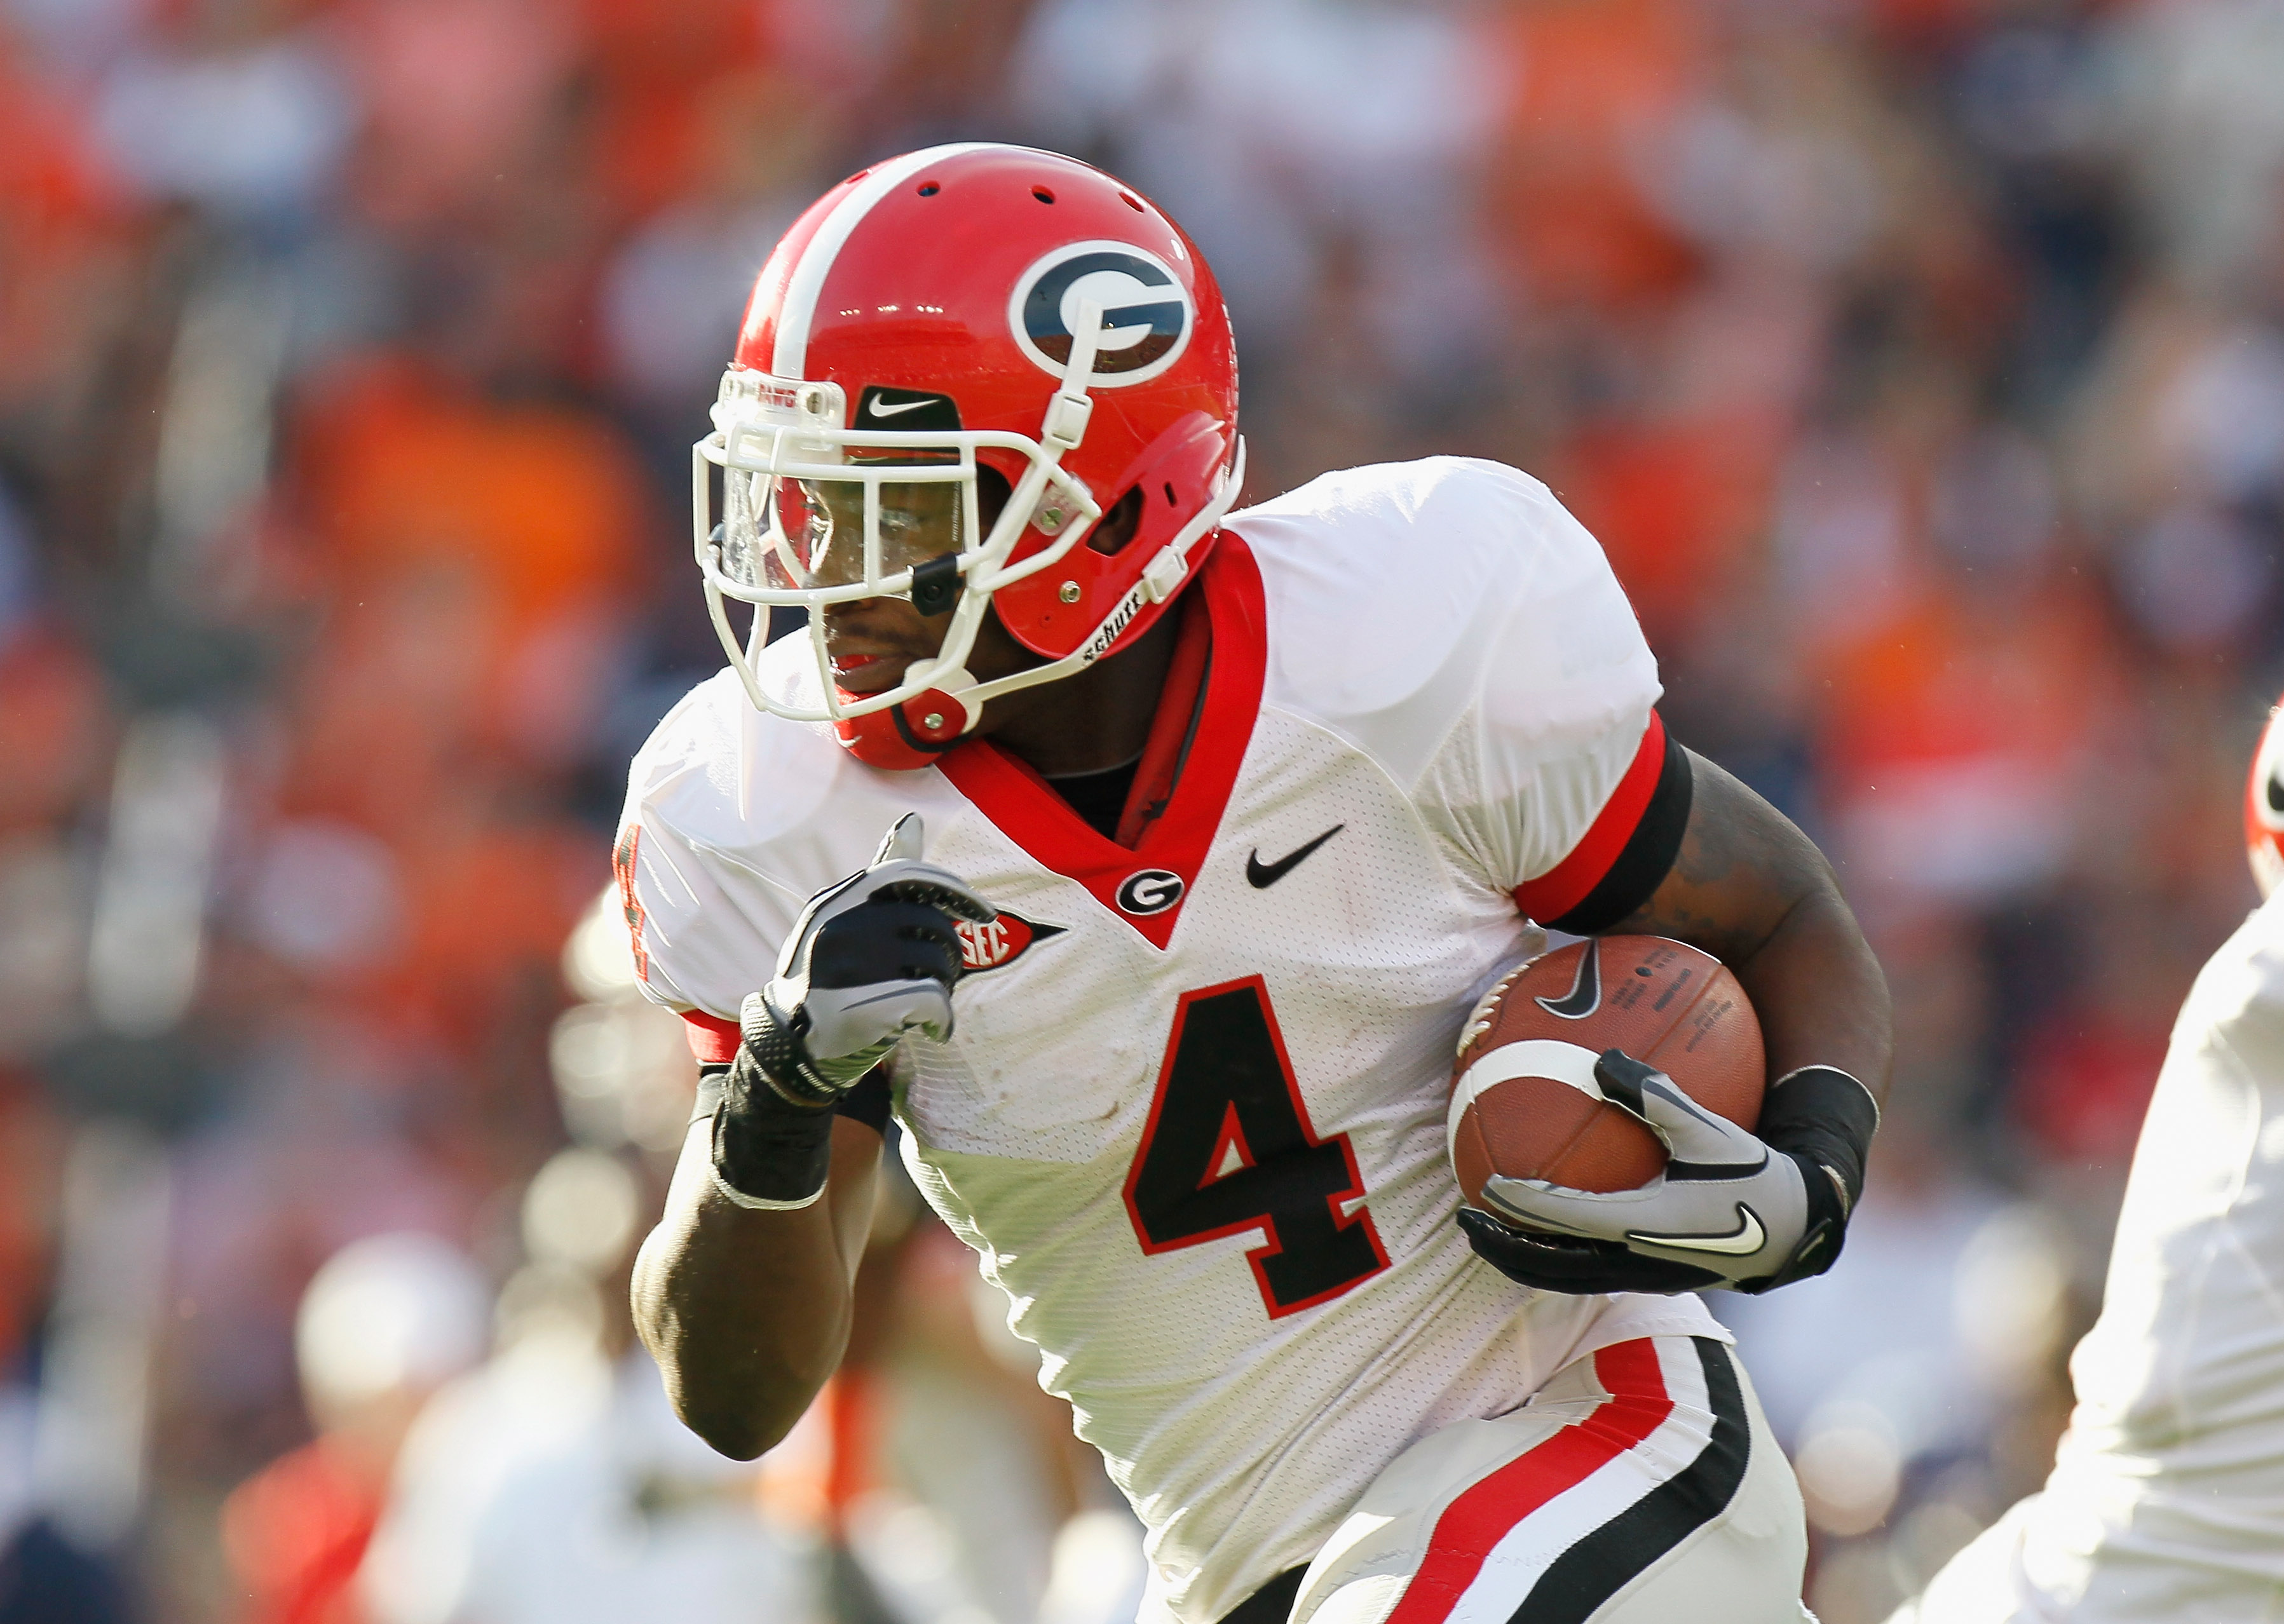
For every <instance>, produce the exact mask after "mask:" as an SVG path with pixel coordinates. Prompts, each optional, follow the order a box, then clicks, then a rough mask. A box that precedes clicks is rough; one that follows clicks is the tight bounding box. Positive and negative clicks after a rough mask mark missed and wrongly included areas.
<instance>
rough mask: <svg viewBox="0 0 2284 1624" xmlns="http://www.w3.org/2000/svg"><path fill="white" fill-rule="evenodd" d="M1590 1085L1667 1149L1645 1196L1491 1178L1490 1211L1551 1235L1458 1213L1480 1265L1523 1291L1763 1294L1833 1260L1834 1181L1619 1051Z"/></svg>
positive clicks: (1839, 1200)
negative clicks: (1719, 1289) (1723, 1289)
mask: <svg viewBox="0 0 2284 1624" xmlns="http://www.w3.org/2000/svg"><path fill="white" fill-rule="evenodd" d="M1594 1081H1595V1083H1596V1084H1597V1086H1598V1087H1599V1088H1600V1090H1601V1094H1602V1097H1603V1098H1604V1099H1606V1100H1607V1101H1609V1102H1610V1103H1611V1104H1612V1105H1616V1106H1617V1107H1618V1108H1619V1109H1620V1110H1622V1111H1624V1112H1626V1113H1629V1114H1631V1116H1633V1117H1634V1118H1636V1119H1637V1120H1639V1121H1640V1122H1641V1123H1642V1124H1643V1125H1644V1126H1645V1127H1647V1128H1648V1129H1649V1130H1650V1131H1651V1132H1652V1133H1654V1134H1655V1135H1656V1136H1658V1138H1659V1140H1660V1141H1662V1143H1663V1144H1664V1145H1665V1147H1666V1150H1667V1152H1668V1153H1669V1155H1670V1160H1669V1161H1668V1162H1667V1164H1666V1167H1665V1168H1664V1170H1663V1171H1662V1172H1661V1173H1660V1174H1659V1175H1657V1176H1656V1177H1655V1178H1654V1179H1652V1180H1651V1181H1650V1182H1649V1183H1647V1184H1645V1185H1643V1186H1642V1187H1641V1188H1640V1189H1639V1190H1620V1191H1610V1192H1608V1193H1607V1194H1605V1193H1600V1192H1596V1191H1584V1190H1570V1189H1566V1188H1564V1187H1563V1186H1560V1185H1558V1184H1551V1183H1546V1182H1545V1180H1543V1179H1510V1178H1501V1177H1497V1176H1494V1177H1492V1178H1490V1179H1487V1180H1485V1181H1484V1183H1483V1194H1482V1198H1483V1201H1484V1203H1485V1205H1486V1206H1493V1207H1496V1208H1498V1212H1499V1214H1502V1215H1504V1216H1506V1217H1509V1218H1512V1219H1514V1221H1515V1222H1517V1223H1519V1224H1522V1225H1527V1226H1529V1229H1531V1230H1543V1231H1551V1233H1547V1234H1543V1235H1531V1234H1528V1233H1524V1232H1522V1231H1520V1230H1514V1229H1511V1228H1509V1227H1507V1226H1506V1225H1504V1224H1501V1223H1499V1222H1498V1220H1497V1218H1495V1217H1491V1216H1489V1215H1486V1214H1472V1213H1470V1212H1466V1211H1463V1212H1462V1213H1461V1214H1460V1223H1461V1227H1462V1228H1463V1229H1465V1230H1467V1237H1468V1240H1469V1243H1470V1245H1474V1248H1475V1250H1476V1252H1477V1253H1479V1254H1480V1255H1482V1257H1483V1258H1484V1259H1485V1260H1486V1261H1489V1262H1490V1263H1492V1264H1493V1265H1494V1266H1496V1267H1498V1268H1499V1269H1501V1270H1502V1271H1503V1272H1505V1273H1506V1274H1507V1275H1508V1276H1509V1277H1511V1278H1514V1279H1517V1280H1521V1281H1522V1282H1523V1283H1524V1284H1530V1285H1537V1286H1539V1287H1540V1288H1541V1289H1544V1290H1548V1291H1558V1292H1607V1291H1636V1292H1638V1291H1650V1292H1677V1291H1692V1290H1698V1289H1702V1288H1704V1287H1708V1286H1730V1287H1735V1288H1737V1289H1740V1290H1743V1291H1748V1292H1754V1291H1764V1290H1766V1289H1768V1288H1769V1287H1770V1286H1772V1285H1776V1284H1783V1283H1784V1282H1786V1281H1788V1280H1792V1279H1796V1278H1799V1277H1802V1276H1803V1275H1804V1274H1814V1273H1818V1272H1820V1271H1821V1270H1822V1269H1824V1268H1826V1267H1827V1266H1829V1264H1830V1262H1831V1260H1832V1258H1833V1257H1834V1256H1836V1255H1837V1253H1838V1250H1839V1244H1838V1243H1839V1232H1840V1230H1841V1228H1842V1226H1844V1224H1845V1222H1846V1207H1847V1201H1846V1199H1845V1198H1844V1196H1843V1193H1842V1187H1841V1181H1840V1179H1839V1178H1838V1176H1837V1175H1833V1174H1829V1173H1827V1172H1826V1169H1825V1168H1824V1167H1822V1166H1820V1165H1819V1164H1818V1163H1817V1162H1815V1161H1812V1160H1810V1159H1807V1158H1806V1157H1805V1156H1800V1155H1797V1154H1795V1153H1790V1152H1786V1151H1782V1150H1779V1149H1775V1148H1773V1147H1772V1146H1771V1145H1769V1144H1766V1143H1764V1141H1762V1140H1761V1139H1760V1138H1758V1137H1757V1136H1755V1135H1753V1134H1751V1133H1748V1132H1747V1131H1746V1130H1745V1129H1744V1128H1740V1127H1738V1126H1737V1125H1736V1124H1735V1123H1733V1122H1732V1121H1730V1120H1727V1119H1726V1118H1725V1117H1722V1116H1719V1115H1717V1114H1716V1113H1713V1112H1710V1111H1708V1110H1706V1109H1705V1108H1704V1107H1703V1106H1701V1105H1698V1104H1697V1103H1696V1102H1695V1101H1694V1100H1692V1099H1691V1098H1690V1097H1688V1096H1687V1095H1686V1094H1684V1093H1683V1092H1682V1091H1681V1090H1680V1089H1678V1088H1677V1087H1676V1086H1675V1085H1674V1083H1673V1081H1672V1080H1671V1079H1670V1078H1669V1077H1667V1076H1666V1075H1665V1074H1663V1073H1662V1072H1660V1071H1657V1070H1655V1069H1654V1067H1651V1066H1645V1065H1643V1064H1642V1063H1641V1062H1640V1061H1639V1060H1636V1059H1634V1058H1632V1057H1631V1056H1630V1055H1628V1054H1626V1053H1625V1052H1624V1051H1623V1050H1616V1049H1611V1050H1604V1051H1603V1053H1602V1056H1601V1058H1600V1059H1599V1060H1597V1061H1596V1062H1595V1064H1594ZM1851 1081H1852V1080H1851ZM1859 1087H1860V1085H1859ZM1867 1103H1868V1097H1867ZM1471 1218H1473V1219H1474V1220H1476V1221H1477V1222H1470V1219H1471Z"/></svg>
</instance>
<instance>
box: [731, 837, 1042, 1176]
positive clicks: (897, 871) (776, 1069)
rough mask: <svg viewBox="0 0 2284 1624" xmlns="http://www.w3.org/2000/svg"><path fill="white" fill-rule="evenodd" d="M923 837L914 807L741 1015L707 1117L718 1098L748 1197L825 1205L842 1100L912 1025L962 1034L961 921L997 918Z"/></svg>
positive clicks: (794, 940) (816, 907) (791, 945)
mask: <svg viewBox="0 0 2284 1624" xmlns="http://www.w3.org/2000/svg"><path fill="white" fill-rule="evenodd" d="M925 834H926V831H925V829H924V828H923V826H922V824H921V823H920V820H919V815H918V814H916V813H906V814H905V815H904V816H903V817H901V818H899V819H897V820H896V827H895V828H893V829H891V830H889V831H888V838H887V839H884V840H883V841H881V842H880V854H879V855H877V856H875V857H874V858H873V859H872V863H871V864H870V865H869V866H867V867H865V868H864V869H861V870H859V871H857V872H856V873H854V874H851V875H850V876H849V878H846V879H844V880H842V881H841V883H840V884H839V885H837V886H827V887H826V888H825V890H823V891H820V892H818V893H817V894H816V895H815V896H812V897H810V899H809V902H808V904H807V905H806V906H805V907H803V908H802V910H801V917H799V918H798V919H796V920H794V927H793V931H792V933H791V934H789V935H788V936H787V937H786V943H785V947H784V949H783V950H782V951H780V952H779V954H778V971H777V974H776V976H775V977H773V978H772V979H771V980H770V982H769V984H768V985H767V986H765V987H763V988H762V990H761V991H759V992H757V993H753V994H749V995H747V999H746V1002H745V1003H744V1005H743V1006H742V1007H741V1008H740V1009H739V1028H740V1035H741V1040H742V1041H741V1042H739V1045H738V1054H737V1058H735V1059H734V1060H732V1061H731V1064H730V1068H729V1070H728V1072H727V1073H726V1074H721V1075H720V1077H719V1081H718V1082H716V1081H714V1080H712V1079H709V1080H708V1086H707V1087H706V1088H705V1089H704V1090H703V1091H702V1092H701V1096H700V1114H701V1115H704V1114H706V1113H707V1110H708V1105H709V1104H710V1105H712V1114H713V1118H714V1139H713V1144H714V1182H715V1184H716V1187H717V1188H719V1189H720V1191H722V1193H723V1194H724V1196H726V1197H727V1198H729V1199H731V1201H734V1202H736V1203H737V1204H738V1205H739V1206H750V1207H763V1208H785V1207H798V1206H808V1205H809V1204H810V1202H812V1201H814V1200H816V1199H817V1197H818V1196H819V1195H820V1194H822V1193H823V1192H824V1190H825V1171H826V1168H827V1166H828V1164H829V1162H830V1159H831V1148H832V1133H833V1106H834V1105H836V1104H838V1103H839V1101H840V1099H841V1096H842V1095H843V1094H845V1093H846V1092H848V1090H849V1089H851V1088H853V1087H855V1086H856V1083H857V1082H859V1081H862V1079H863V1078H864V1074H866V1073H867V1072H869V1071H871V1070H872V1068H873V1067H874V1066H877V1065H879V1064H880V1061H881V1060H882V1059H884V1058H886V1057H887V1056H888V1051H889V1050H892V1049H894V1048H896V1045H897V1044H898V1043H899V1042H902V1041H903V1036H904V1035H905V1034H906V1033H907V1032H915V1031H916V1032H919V1033H923V1034H925V1035H927V1036H928V1037H931V1038H933V1039H935V1041H936V1042H943V1041H944V1040H945V1039H947V1038H949V1037H950V1035H951V1030H952V1017H951V989H952V986H953V984H954V983H955V982H957V981H958V980H959V972H960V955H959V937H958V933H957V932H956V930H955V927H954V923H953V922H954V919H955V917H957V918H960V919H967V920H972V921H974V923H976V924H978V925H983V924H988V923H989V922H990V921H991V920H992V919H994V918H997V917H998V915H997V910H995V909H993V908H992V907H991V905H990V904H989V903H988V902H984V901H983V899H982V898H981V897H979V896H977V895H976V894H974V892H973V891H970V890H969V889H968V888H967V886H966V884H965V883H964V882H963V881H961V880H960V879H959V878H958V876H957V875H954V874H952V873H951V872H950V871H948V870H945V869H941V868H938V867H936V866H935V864H934V863H923V862H921V861H920V849H921V843H922V840H923V839H924V838H925ZM717 1089H718V1096H719V1097H718V1100H715V1101H708V1098H707V1097H706V1096H707V1095H708V1094H712V1093H715V1092H716V1090H717Z"/></svg>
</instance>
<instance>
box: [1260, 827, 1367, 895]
mask: <svg viewBox="0 0 2284 1624" xmlns="http://www.w3.org/2000/svg"><path fill="white" fill-rule="evenodd" d="M1347 827H1348V825H1347V824H1334V825H1333V826H1332V827H1331V828H1330V829H1327V830H1326V831H1325V832H1324V833H1322V834H1320V835H1318V837H1317V838H1316V839H1313V840H1311V841H1310V842H1309V843H1308V844H1307V845H1306V846H1303V847H1301V849H1300V850H1298V851H1296V852H1290V853H1287V855H1284V856H1282V857H1279V859H1278V860H1277V861H1276V862H1274V863H1263V862H1262V861H1261V848H1260V847H1257V846H1256V847H1254V848H1253V850H1252V851H1251V852H1249V853H1248V854H1247V855H1246V859H1245V878H1246V883H1247V884H1248V885H1250V886H1252V887H1253V888H1254V889H1255V891H1266V890H1268V889H1269V887H1270V886H1273V885H1275V884H1276V883H1277V882H1278V881H1279V880H1280V879H1282V878H1285V877H1286V876H1287V874H1290V873H1291V872H1292V871H1294V870H1295V869H1296V868H1299V867H1300V866H1301V864H1302V863H1304V862H1306V861H1307V860H1308V856H1309V854H1310V853H1311V852H1313V851H1315V850H1316V849H1317V847H1319V846H1322V845H1323V844H1324V843H1325V842H1326V841H1327V840H1329V839H1332V838H1333V837H1334V835H1336V834H1338V833H1340V832H1341V830H1343V829H1345V828H1347Z"/></svg>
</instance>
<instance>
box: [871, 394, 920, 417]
mask: <svg viewBox="0 0 2284 1624" xmlns="http://www.w3.org/2000/svg"><path fill="white" fill-rule="evenodd" d="M933 405H935V396H934V395H930V396H928V397H927V399H926V400H919V401H898V402H896V404H895V405H893V406H891V405H890V404H889V403H888V402H886V401H874V402H872V406H871V407H870V409H869V410H871V411H872V415H873V416H874V417H876V418H893V417H896V415H898V414H899V413H901V412H907V411H918V410H919V409H920V408H921V407H923V406H933Z"/></svg>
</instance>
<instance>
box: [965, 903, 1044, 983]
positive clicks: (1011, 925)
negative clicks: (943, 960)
mask: <svg viewBox="0 0 2284 1624" xmlns="http://www.w3.org/2000/svg"><path fill="white" fill-rule="evenodd" d="M1068 928H1069V927H1068V925H1041V924H1039V923H1038V922H1037V921H1036V920H1033V919H1026V918H1025V917H1023V916H1022V915H1021V914H1018V913H1010V912H1008V911H1007V910H1005V909H1004V908H1003V909H1001V910H999V917H997V918H996V919H994V920H992V921H991V922H990V923H989V925H978V924H976V923H975V922H974V920H973V919H954V920H953V921H952V922H951V929H952V933H953V934H954V935H956V936H958V938H959V967H960V972H961V973H962V974H965V975H980V974H982V972H984V971H986V970H998V969H1002V968H1004V967H1005V966H1006V965H1009V964H1013V963H1014V962H1015V961H1016V960H1017V959H1019V958H1021V957H1022V956H1023V955H1024V954H1025V953H1026V952H1028V951H1029V949H1030V947H1031V944H1032V943H1033V942H1036V941H1045V940H1046V939H1047V938H1048V937H1050V936H1060V935H1061V934H1062V933H1063V932H1064V931H1066V930H1067V929H1068Z"/></svg>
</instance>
